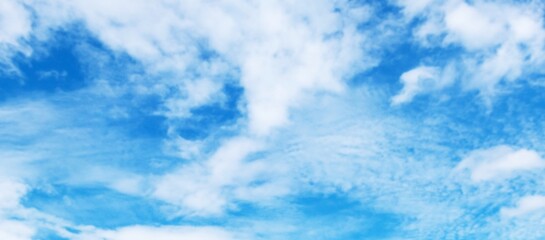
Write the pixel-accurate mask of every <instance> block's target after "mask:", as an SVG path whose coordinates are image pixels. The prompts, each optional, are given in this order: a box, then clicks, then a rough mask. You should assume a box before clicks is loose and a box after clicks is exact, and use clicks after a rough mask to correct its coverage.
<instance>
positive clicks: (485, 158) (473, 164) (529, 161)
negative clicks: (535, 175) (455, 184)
mask: <svg viewBox="0 0 545 240" xmlns="http://www.w3.org/2000/svg"><path fill="white" fill-rule="evenodd" d="M542 168H545V160H543V159H542V158H541V156H540V155H539V154H538V153H537V152H535V151H532V150H527V149H518V150H517V149H514V148H513V147H510V146H505V145H500V146H496V147H492V148H488V149H480V150H475V151H472V152H470V153H468V155H467V156H466V157H465V158H464V159H463V160H462V161H461V162H460V163H459V164H458V166H457V167H456V169H457V170H465V169H467V170H469V171H470V172H471V179H472V180H473V181H475V182H481V181H488V180H495V179H501V178H507V177H511V176H513V175H514V174H516V173H520V172H522V171H531V170H538V169H542Z"/></svg>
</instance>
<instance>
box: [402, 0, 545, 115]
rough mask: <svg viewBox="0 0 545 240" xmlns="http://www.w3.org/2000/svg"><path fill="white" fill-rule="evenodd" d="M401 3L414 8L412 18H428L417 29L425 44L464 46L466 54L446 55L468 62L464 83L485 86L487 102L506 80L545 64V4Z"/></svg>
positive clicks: (464, 65)
mask: <svg viewBox="0 0 545 240" xmlns="http://www.w3.org/2000/svg"><path fill="white" fill-rule="evenodd" d="M398 4H399V5H400V6H401V7H403V8H404V10H405V11H406V12H409V13H407V14H408V17H409V19H413V18H417V17H420V18H421V19H423V20H424V21H422V22H421V23H420V24H419V25H417V28H416V29H415V31H414V37H415V39H416V40H417V42H418V43H419V44H421V45H422V46H424V47H437V48H446V47H451V46H460V47H462V49H463V51H462V53H460V54H453V55H451V56H448V55H447V56H446V57H447V59H450V60H451V61H457V62H460V63H462V64H461V65H460V67H461V69H459V71H460V73H459V74H457V77H458V79H460V80H462V81H461V82H462V87H463V88H464V89H466V90H477V91H479V93H480V94H481V97H482V98H483V100H484V101H485V103H487V104H488V103H490V102H491V99H492V98H493V97H494V96H495V95H497V93H498V87H499V86H500V85H501V83H509V82H512V81H516V80H518V79H519V78H521V77H523V76H524V75H526V74H531V73H535V72H540V71H541V68H542V67H541V66H542V65H543V64H544V63H545V62H544V59H545V50H544V46H545V45H544V44H545V29H544V28H543V17H542V16H543V8H542V7H540V6H541V5H540V4H539V3H537V2H524V3H522V2H501V3H500V2H491V1H472V2H471V3H469V2H467V1H461V0H451V1H444V2H443V3H437V4H429V5H427V7H418V6H419V5H418V4H413V3H407V2H401V3H398ZM417 7H418V8H417ZM413 8H416V9H419V11H414V10H412V9H413ZM413 12H414V13H413ZM410 13H413V14H412V15H411V14H410ZM413 15H414V16H413ZM436 60H438V61H444V59H436Z"/></svg>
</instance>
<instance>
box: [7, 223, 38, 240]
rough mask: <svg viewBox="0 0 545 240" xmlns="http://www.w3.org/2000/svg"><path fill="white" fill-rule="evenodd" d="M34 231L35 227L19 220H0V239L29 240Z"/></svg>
mask: <svg viewBox="0 0 545 240" xmlns="http://www.w3.org/2000/svg"><path fill="white" fill-rule="evenodd" d="M35 233H36V229H34V228H33V227H31V226H29V225H27V224H25V223H23V222H20V221H11V220H0V239H9V240H30V239H32V236H34V234H35Z"/></svg>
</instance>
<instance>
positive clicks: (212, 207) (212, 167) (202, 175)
mask: <svg viewBox="0 0 545 240" xmlns="http://www.w3.org/2000/svg"><path fill="white" fill-rule="evenodd" d="M263 147H264V146H263V145H262V144H261V143H260V141H259V140H257V139H252V138H245V137H238V138H233V139H229V140H227V141H226V142H224V143H223V144H222V145H221V147H220V148H219V149H218V150H217V151H216V152H215V153H214V154H213V155H212V156H210V157H209V158H208V159H207V160H206V161H203V162H196V163H189V164H187V165H184V166H182V167H181V168H179V169H178V170H175V171H173V172H171V173H168V174H166V175H164V176H160V177H159V178H158V179H157V181H156V183H155V184H154V192H153V194H152V196H153V197H155V198H157V199H161V200H163V201H166V202H169V203H171V204H174V205H176V206H179V207H180V208H181V210H180V211H181V212H180V213H173V215H178V214H188V215H197V216H203V215H221V214H223V213H224V211H225V210H226V209H228V208H229V207H230V204H231V201H236V200H246V201H252V202H255V201H257V200H264V199H266V198H267V197H275V196H278V195H281V194H284V192H285V190H284V189H283V188H281V187H279V186H276V185H271V184H262V185H259V186H251V183H252V182H253V181H255V180H259V179H263V178H265V180H266V179H267V178H268V177H269V176H268V174H270V172H271V171H274V165H273V164H271V165H269V166H267V165H265V164H263V163H262V161H261V159H254V160H251V161H249V160H248V159H247V158H248V156H249V155H251V154H254V153H256V152H258V151H260V150H262V149H263ZM264 190H265V192H263V191H264ZM250 193H253V195H251V196H250V195H249V194H250Z"/></svg>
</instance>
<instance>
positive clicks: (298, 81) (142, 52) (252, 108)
mask: <svg viewBox="0 0 545 240" xmlns="http://www.w3.org/2000/svg"><path fill="white" fill-rule="evenodd" d="M28 2H29V3H28V5H29V7H30V8H32V9H33V10H34V11H35V12H36V20H35V21H36V26H38V27H37V28H46V29H47V28H48V27H49V28H54V27H59V26H62V23H63V22H64V24H67V23H70V22H76V21H78V22H83V23H84V25H85V26H86V27H87V28H88V29H89V30H90V31H91V32H92V33H93V34H94V35H95V36H96V37H97V38H98V39H99V40H100V41H101V42H103V43H104V44H105V45H107V46H108V47H110V48H111V49H114V50H117V51H121V52H125V53H128V54H129V55H130V56H132V57H133V58H135V59H137V60H139V61H141V62H142V63H144V65H145V66H147V69H148V70H149V71H150V72H155V73H161V72H165V71H166V72H170V73H174V77H173V78H175V79H174V80H167V81H166V82H167V83H162V84H156V85H167V86H182V94H181V95H182V97H180V96H179V95H175V96H176V99H170V100H169V101H167V102H168V103H169V104H167V105H168V106H169V107H168V109H170V111H168V114H167V115H169V116H174V117H179V116H186V114H184V113H185V112H187V109H188V108H191V107H194V106H198V105H200V104H203V101H204V100H207V99H209V98H210V96H211V95H213V94H214V93H216V92H217V89H218V88H217V84H220V85H221V84H222V82H221V81H222V80H218V76H226V75H227V76H233V77H235V78H240V84H241V85H242V87H244V90H245V92H244V94H245V97H246V100H247V113H248V116H247V117H248V119H249V128H250V129H251V131H252V132H253V133H255V134H266V133H268V132H269V131H270V130H271V129H273V128H274V127H277V126H281V125H283V124H285V123H287V122H288V119H289V114H288V110H289V108H290V107H292V106H296V105H298V102H300V101H301V100H302V99H303V98H304V96H305V94H307V93H312V92H315V91H333V92H338V91H341V90H342V89H343V80H344V79H346V78H347V77H350V76H351V75H352V74H353V73H355V72H356V71H362V70H365V69H366V68H368V67H370V66H371V65H372V64H374V62H375V61H374V59H373V58H371V57H369V56H366V55H365V53H366V51H367V50H368V48H370V47H369V44H367V43H366V41H367V39H366V38H367V37H366V36H365V35H364V34H361V32H360V31H359V30H358V28H357V26H358V24H360V23H362V22H365V21H368V19H369V18H370V16H371V12H372V10H371V8H370V7H367V6H356V5H354V4H352V3H348V2H345V1H320V2H316V3H313V4H312V7H309V6H308V4H306V3H304V2H300V1H289V0H286V1H259V2H253V1H241V2H232V1H217V2H208V1H205V2H198V3H192V2H186V1H156V2H153V3H151V2H147V1H117V2H116V3H111V2H110V1H102V0H101V1H93V2H89V1H71V2H64V1H41V0H32V1H28ZM53 12H54V13H55V14H53ZM288 26H289V27H288ZM203 79H204V80H206V79H213V80H216V81H220V83H215V84H214V83H211V84H206V85H203V84H200V83H196V84H194V83H189V84H187V86H184V85H185V84H184V83H183V82H185V81H188V80H189V81H201V80H203ZM195 87H196V88H197V89H196V90H195V89H194V88H195ZM204 87H206V89H204ZM158 89H163V90H167V89H171V88H169V87H166V88H165V86H163V87H161V86H160V87H159V88H158ZM184 91H185V94H184ZM203 94H206V95H203ZM184 95H186V97H183V96H184ZM187 95H188V96H187ZM193 95H196V96H193ZM179 98H181V99H182V100H183V101H186V102H187V103H181V100H180V99H179ZM199 100H201V101H199ZM172 105H177V107H172Z"/></svg>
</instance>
